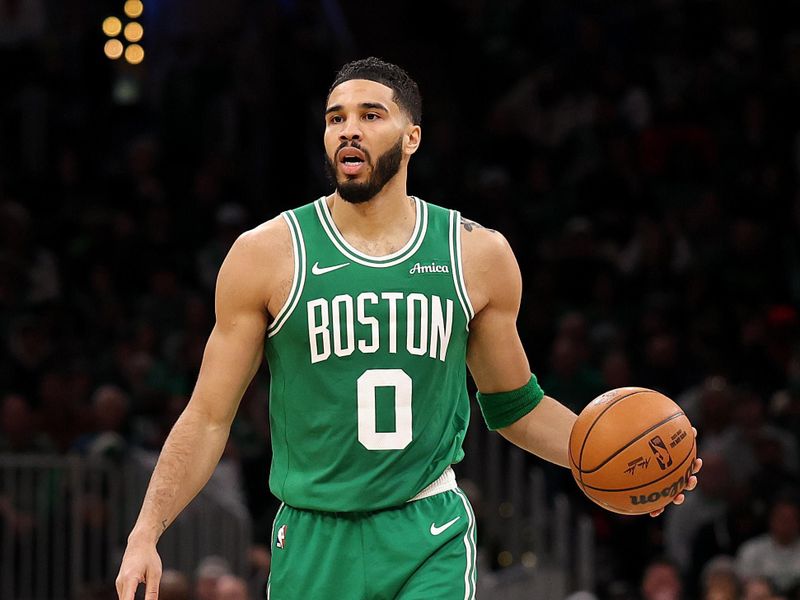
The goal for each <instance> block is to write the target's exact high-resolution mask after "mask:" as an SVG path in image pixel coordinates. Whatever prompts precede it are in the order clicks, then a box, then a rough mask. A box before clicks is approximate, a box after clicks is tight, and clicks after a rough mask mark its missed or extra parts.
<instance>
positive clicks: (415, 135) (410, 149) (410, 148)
mask: <svg viewBox="0 0 800 600" xmlns="http://www.w3.org/2000/svg"><path fill="white" fill-rule="evenodd" d="M403 137H404V140H403V150H404V152H405V153H406V154H408V155H409V156H410V155H412V154H414V153H415V152H416V151H417V149H418V148H419V144H420V142H421V141H422V128H421V127H420V126H419V125H409V127H408V129H407V130H406V133H405V135H404V136H403Z"/></svg>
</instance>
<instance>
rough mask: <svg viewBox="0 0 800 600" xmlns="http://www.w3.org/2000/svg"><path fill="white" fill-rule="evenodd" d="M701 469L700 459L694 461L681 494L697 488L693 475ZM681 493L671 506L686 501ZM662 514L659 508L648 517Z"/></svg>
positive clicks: (701, 461) (695, 434)
mask: <svg viewBox="0 0 800 600" xmlns="http://www.w3.org/2000/svg"><path fill="white" fill-rule="evenodd" d="M692 431H693V432H694V437H695V440H697V429H695V428H694V427H692ZM702 468H703V459H702V458H697V459H695V461H694V465H693V466H692V475H691V476H690V477H689V482H688V483H687V484H686V487H685V488H684V490H683V492H691V491H692V490H693V489H694V488H696V487H697V477H695V475H697V473H699V472H700V469H702ZM683 492H681V493H680V494H678V495H677V496H675V498H673V499H672V503H673V504H679V505H680V504H683V501H684V500H686V496H685V495H684V493H683ZM663 512H664V509H663V508H659V509H658V510H654V511H653V512H651V513H650V516H651V517H657V516H658V515H660V514H661V513H663Z"/></svg>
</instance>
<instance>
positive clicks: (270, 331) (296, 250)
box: [267, 210, 306, 337]
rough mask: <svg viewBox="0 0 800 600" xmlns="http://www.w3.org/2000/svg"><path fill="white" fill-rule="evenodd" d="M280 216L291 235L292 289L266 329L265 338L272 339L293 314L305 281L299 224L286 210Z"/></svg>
mask: <svg viewBox="0 0 800 600" xmlns="http://www.w3.org/2000/svg"><path fill="white" fill-rule="evenodd" d="M281 216H282V217H283V218H284V219H285V220H286V224H287V225H288V226H289V231H290V232H291V234H292V250H293V254H294V277H293V278H292V287H291V289H290V290H289V296H288V297H287V298H286V303H285V304H284V305H283V306H282V307H281V310H280V311H279V312H278V314H277V315H276V316H275V320H274V321H273V322H272V324H271V325H270V326H269V327H268V328H267V337H272V336H273V335H275V334H276V333H278V332H279V331H280V330H281V327H283V324H284V323H286V321H287V320H288V319H289V317H290V316H291V314H292V312H294V309H295V307H296V306H297V303H298V302H299V301H300V296H302V295H303V287H304V286H305V281H306V245H305V242H304V241H303V232H302V231H301V230H300V224H299V223H298V222H297V217H296V216H295V214H294V213H293V212H292V211H290V210H287V211H286V212H283V213H281Z"/></svg>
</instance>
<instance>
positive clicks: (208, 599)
mask: <svg viewBox="0 0 800 600" xmlns="http://www.w3.org/2000/svg"><path fill="white" fill-rule="evenodd" d="M226 575H231V567H230V565H229V564H228V561H227V560H225V559H224V558H222V557H221V556H214V555H212V556H207V557H205V558H204V559H203V560H201V561H200V564H199V565H197V569H195V572H194V600H217V583H219V580H220V579H221V578H222V577H224V576H226Z"/></svg>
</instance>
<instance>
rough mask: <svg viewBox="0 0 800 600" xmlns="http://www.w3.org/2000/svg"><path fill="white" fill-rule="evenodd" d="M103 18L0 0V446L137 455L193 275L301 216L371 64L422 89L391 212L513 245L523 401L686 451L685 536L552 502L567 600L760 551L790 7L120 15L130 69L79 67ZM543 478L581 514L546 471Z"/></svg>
mask: <svg viewBox="0 0 800 600" xmlns="http://www.w3.org/2000/svg"><path fill="white" fill-rule="evenodd" d="M122 4H123V2H122V1H121V0H120V1H115V2H99V1H98V2H91V1H89V0H74V1H70V2H54V1H49V0H0V339H1V340H2V344H0V397H2V407H1V408H2V413H1V414H0V417H2V420H0V451H2V452H15V453H20V452H51V453H62V454H63V453H71V452H75V453H86V452H90V451H91V448H92V442H93V440H95V439H96V437H97V436H98V435H99V434H101V433H102V432H104V431H116V432H117V433H118V434H119V436H120V438H121V440H122V448H123V451H124V448H127V447H130V446H137V447H143V448H149V449H158V448H159V447H160V445H161V444H162V443H163V439H164V437H165V435H166V433H167V432H168V431H169V427H170V426H171V424H172V423H173V422H174V419H175V418H176V416H177V414H179V412H180V410H181V409H182V408H183V406H185V403H186V402H187V400H188V397H189V395H190V393H191V389H192V386H193V384H194V380H195V377H196V373H197V369H198V366H199V361H200V359H201V356H202V351H203V347H204V344H205V340H206V337H207V335H208V333H209V331H210V328H211V326H212V323H213V285H214V280H215V276H216V271H217V269H218V267H219V264H220V262H221V260H222V258H223V257H224V255H225V253H226V251H227V249H228V248H229V246H230V244H231V243H232V241H233V240H234V239H235V237H236V236H237V235H238V234H239V233H241V232H242V231H244V230H246V229H248V228H250V227H253V226H255V225H257V224H258V223H260V222H263V221H265V220H267V219H269V218H272V217H273V216H275V215H276V214H278V213H279V212H280V211H281V210H283V209H286V208H290V207H294V206H297V205H300V204H304V203H306V202H309V201H311V200H312V199H314V198H316V197H318V196H319V195H321V194H324V193H328V192H329V191H330V186H329V184H328V183H327V182H326V181H325V179H324V176H323V170H322V164H323V163H322V161H323V150H322V129H323V119H322V110H323V108H324V101H325V95H326V93H327V90H328V86H329V84H330V82H331V81H332V79H333V77H334V75H335V73H336V71H337V70H338V68H339V67H340V66H341V64H342V63H343V62H346V61H347V60H351V59H354V58H360V57H363V56H367V55H376V56H379V57H381V58H383V59H386V60H390V61H392V62H396V63H398V64H400V65H401V66H403V67H404V68H406V69H407V70H408V71H409V72H410V73H411V75H412V76H413V77H414V78H415V79H416V80H417V81H418V83H419V85H420V88H421V91H422V95H423V102H424V106H423V134H424V135H423V144H422V148H421V150H420V152H418V153H417V154H416V155H415V157H414V158H413V160H412V163H411V168H410V180H409V191H410V193H412V194H415V195H418V196H420V197H422V198H424V199H426V200H428V201H431V202H434V203H437V204H443V205H446V206H450V207H455V208H458V209H459V210H461V212H462V213H463V214H464V215H465V216H466V217H468V218H471V219H474V220H476V221H478V222H480V223H482V224H484V225H486V226H488V227H492V228H494V229H498V230H499V231H501V232H502V233H503V234H505V235H506V237H507V238H508V239H509V241H510V243H511V245H512V247H513V248H514V250H515V252H516V255H517V258H518V260H519V262H520V266H521V268H522V271H523V277H524V299H523V305H522V312H521V315H520V319H519V327H520V333H521V335H522V338H523V342H524V343H525V347H526V349H527V352H528V354H529V358H530V361H531V365H532V368H533V370H534V371H535V372H536V373H537V374H538V376H539V379H540V381H541V383H542V385H543V387H544V389H545V390H546V392H547V393H548V394H550V395H552V396H554V397H556V398H557V399H559V400H560V401H562V402H563V403H565V404H567V405H568V406H570V407H571V408H572V409H573V410H575V411H580V409H581V408H582V407H583V406H585V405H586V403H588V402H589V401H590V400H591V399H592V398H594V397H595V396H596V395H597V394H599V393H600V392H602V391H605V390H607V389H611V388H614V387H619V386H622V385H641V386H645V387H649V388H653V389H657V390H659V391H662V392H664V393H665V394H667V395H669V396H670V397H672V398H674V399H676V400H677V401H678V402H679V403H680V404H681V405H682V406H683V407H684V409H685V410H686V412H687V414H688V415H689V417H690V418H691V419H692V422H693V424H695V425H696V426H697V428H698V429H699V430H700V450H701V455H703V456H704V457H707V466H706V471H704V475H705V477H704V478H703V477H701V488H700V490H698V491H696V492H693V494H691V495H690V496H692V497H695V498H696V499H695V500H692V501H693V502H695V503H696V506H694V508H692V509H691V511H692V514H694V515H695V516H696V518H695V519H693V520H690V521H691V522H690V523H689V524H687V523H686V521H687V520H686V519H683V518H681V517H678V516H675V517H672V516H671V514H670V513H673V512H674V513H675V515H679V514H685V513H679V511H677V510H674V509H670V510H669V511H668V513H667V515H665V517H662V518H660V519H655V520H645V519H638V520H625V519H618V518H616V517H614V516H612V515H610V514H607V513H604V512H603V511H600V510H596V509H594V508H593V507H592V506H590V505H589V503H588V502H583V504H581V506H582V508H583V509H584V510H586V511H587V512H589V513H590V514H592V516H593V518H594V519H595V522H596V526H597V527H596V529H597V535H598V542H599V544H600V558H599V565H598V577H599V579H600V582H599V586H600V588H599V589H598V590H596V591H597V593H598V594H612V593H614V592H613V590H614V589H616V590H619V589H621V587H620V586H622V587H624V584H625V583H627V584H628V586H629V587H631V588H638V585H639V581H640V578H641V576H642V573H643V572H644V569H645V567H646V565H647V564H648V563H649V562H650V561H652V560H654V559H655V558H656V557H659V556H661V555H663V554H666V555H667V556H669V557H670V558H671V559H672V560H674V561H677V563H678V564H679V566H680V567H681V570H682V577H683V580H684V585H685V587H686V589H687V590H692V591H691V592H690V593H689V595H688V597H700V595H701V591H700V590H699V588H698V585H699V583H698V582H699V581H700V579H699V578H700V571H701V569H702V567H703V565H705V564H706V563H707V561H708V560H709V559H710V558H711V557H712V556H714V555H716V554H720V553H721V554H729V555H731V556H734V555H735V553H736V551H737V549H738V547H739V546H740V545H741V543H742V542H743V541H744V540H745V539H748V538H750V537H752V536H755V535H757V534H761V533H763V532H765V531H766V529H767V516H768V514H769V507H770V506H771V503H772V501H773V500H774V499H775V497H776V495H778V494H783V493H784V492H786V491H788V492H793V491H794V490H795V489H796V487H795V488H793V487H792V486H796V484H797V482H798V454H797V445H798V435H800V345H799V344H798V341H799V340H800V338H799V337H798V332H799V330H798V313H797V309H798V301H799V300H800V236H798V224H800V188H798V175H799V174H800V111H798V106H800V4H798V3H796V2H791V1H789V0H785V1H775V2H758V1H756V0H736V1H724V0H716V1H715V0H706V1H699V0H698V1H689V0H685V1H681V0H660V1H655V0H650V1H641V0H639V1H634V0H627V1H626V0H620V1H616V2H613V3H606V2H593V1H586V2H578V1H565V0H545V1H536V2H523V1H521V0H520V1H511V0H509V1H504V2H490V1H489V0H483V1H482V0H472V1H465V2H457V1H455V0H451V1H448V2H430V1H428V2H417V1H413V2H397V3H383V2H352V1H349V0H343V1H341V2H336V1H333V0H329V1H323V2H319V1H311V0H308V1H302V0H298V1H293V0H282V1H274V2H270V1H267V0H263V1H259V0H226V1H225V2H223V3H220V2H212V1H210V0H199V1H192V2H189V1H187V0H183V1H180V0H172V1H170V0H145V2H144V4H145V14H144V15H143V17H142V18H141V22H142V23H143V24H144V28H145V37H144V40H143V42H142V44H143V46H144V48H145V52H146V57H145V60H144V62H143V63H142V64H141V65H138V66H130V65H126V64H125V63H124V61H111V60H109V59H107V58H106V57H105V56H104V55H103V44H104V42H105V40H106V38H105V36H104V34H103V32H102V30H101V27H100V24H101V23H102V20H103V19H104V18H105V17H106V16H109V15H117V16H120V17H122V16H123V13H122ZM37 15H38V16H37ZM265 268H269V265H265ZM266 376H267V374H266V372H265V370H264V371H262V373H260V374H259V376H258V377H257V379H256V382H254V385H253V386H252V388H251V390H250V391H249V392H248V394H247V395H246V397H245V400H244V401H243V406H242V410H241V411H240V414H239V416H238V417H237V422H236V424H235V426H234V431H233V436H232V441H231V444H230V447H229V450H228V452H229V453H230V455H231V456H234V457H236V458H237V460H240V461H241V463H242V466H243V469H244V470H245V473H246V478H245V480H246V482H247V483H248V489H247V490H246V492H247V498H248V502H249V506H250V508H251V511H252V513H253V516H254V518H255V519H256V521H257V522H258V523H261V524H262V527H261V529H260V531H261V532H262V537H261V538H259V539H257V540H254V543H263V542H264V541H265V540H264V538H263V532H264V531H266V530H267V529H266V528H267V527H268V523H269V521H271V519H272V516H273V512H274V509H275V503H274V501H273V499H272V498H271V497H270V496H269V494H268V491H267V490H266V489H265V473H266V469H267V467H268V462H269V450H268V432H267V431H266V429H267V421H266V412H265V410H266V409H265V399H266V398H265V395H264V393H263V388H264V383H265V380H266ZM100 392H102V393H100ZM104 394H105V396H109V395H110V396H111V397H112V399H111V400H108V401H107V402H106V403H105V404H101V405H102V406H103V407H104V408H102V409H98V408H97V406H98V403H99V401H98V397H99V396H103V395H104ZM109 407H111V408H109ZM109 415H110V416H109ZM551 484H552V485H554V486H556V487H559V486H563V489H564V490H566V491H567V492H568V493H570V494H572V495H573V496H574V497H575V499H576V501H577V502H581V498H579V497H578V495H577V492H576V490H575V488H574V486H573V484H572V482H571V480H570V477H569V473H567V472H566V471H564V472H563V473H561V474H555V475H554V476H553V477H552V481H551ZM704 487H705V490H704V489H703V488H704ZM787 488H788V489H787ZM795 506H796V504H795ZM742 515H743V516H742ZM795 515H796V511H795ZM748 519H749V520H748ZM715 520H716V521H715ZM720 520H722V521H724V522H725V527H729V528H731V531H732V533H731V535H729V536H728V538H729V541H728V542H726V543H723V542H720V540H719V539H717V537H718V536H715V535H714V534H713V531H711V532H710V531H709V524H712V525H713V523H715V522H720ZM265 523H266V524H267V525H264V524H265ZM711 529H712V530H713V526H712V527H711ZM670 539H672V540H676V539H678V540H681V544H680V545H681V546H683V547H684V550H683V551H676V550H675V548H676V544H674V543H673V544H672V545H671V544H670V541H669V540H670ZM479 542H480V540H479ZM682 552H683V553H684V554H682ZM687 552H688V553H689V557H690V558H687V556H686V554H685V553H687ZM615 586H616V587H615ZM784 593H785V594H786V595H787V596H786V597H798V596H797V592H796V591H793V590H790V589H786V590H784ZM793 593H794V594H795V596H790V594H793ZM609 597H610V596H609ZM618 597H623V596H618Z"/></svg>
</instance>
